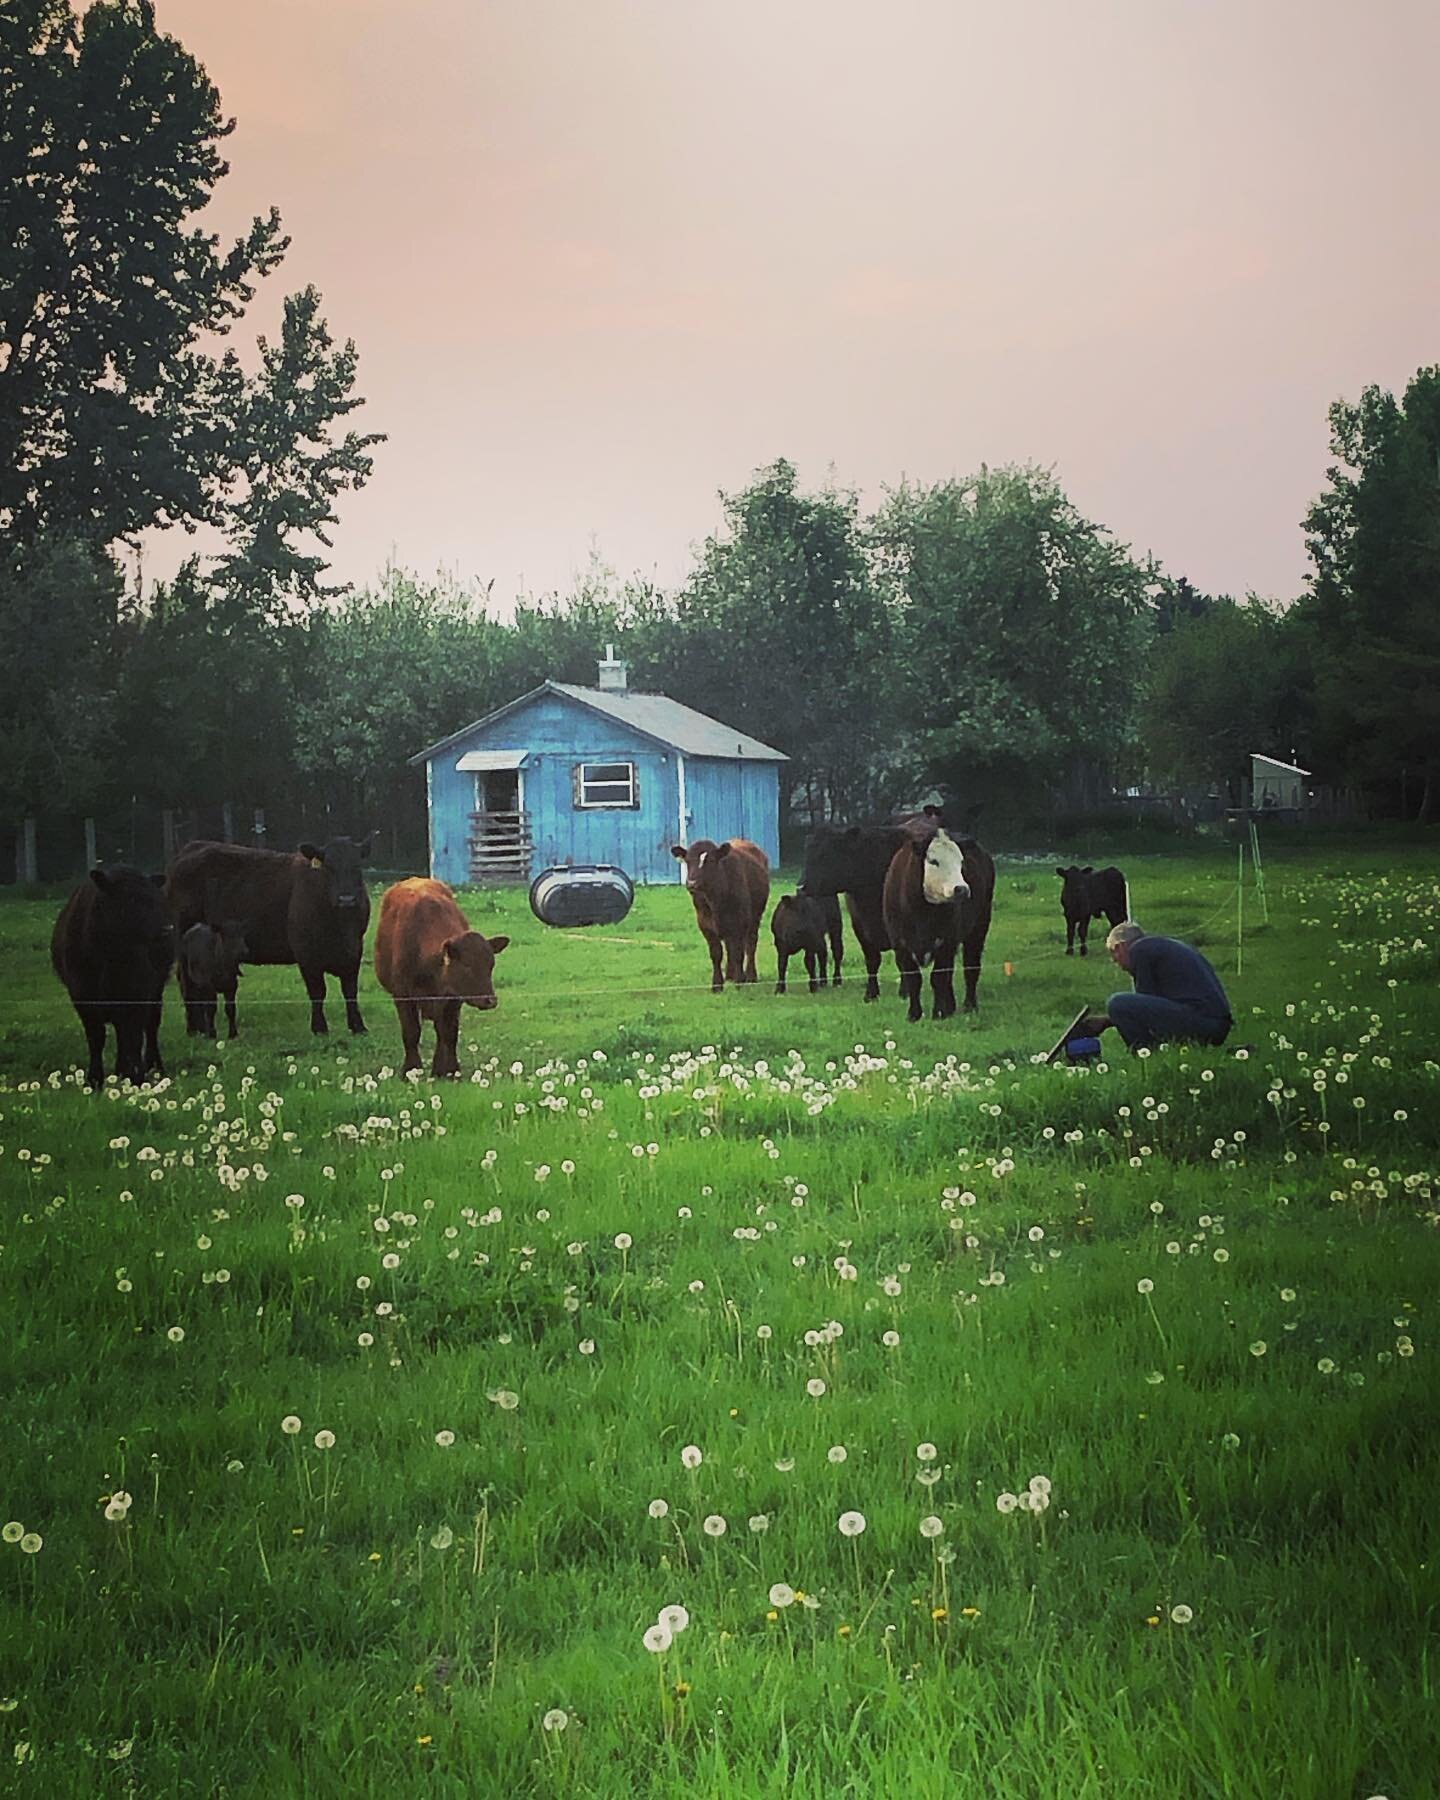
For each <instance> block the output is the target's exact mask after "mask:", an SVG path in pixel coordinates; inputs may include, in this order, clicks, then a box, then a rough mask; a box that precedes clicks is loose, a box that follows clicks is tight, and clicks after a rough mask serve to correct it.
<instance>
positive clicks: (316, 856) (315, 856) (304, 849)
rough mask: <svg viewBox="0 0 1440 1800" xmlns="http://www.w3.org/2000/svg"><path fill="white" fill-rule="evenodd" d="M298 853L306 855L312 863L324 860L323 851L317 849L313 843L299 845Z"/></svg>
mask: <svg viewBox="0 0 1440 1800" xmlns="http://www.w3.org/2000/svg"><path fill="white" fill-rule="evenodd" d="M300 854H301V855H302V856H304V857H308V858H309V860H310V861H311V862H312V863H318V862H324V860H325V856H324V853H323V852H322V851H321V850H319V849H317V847H316V846H315V845H314V844H302V845H301V846H300Z"/></svg>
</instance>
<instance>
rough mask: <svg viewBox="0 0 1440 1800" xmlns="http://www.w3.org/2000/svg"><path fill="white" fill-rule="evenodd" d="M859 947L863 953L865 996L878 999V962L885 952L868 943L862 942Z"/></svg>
mask: <svg viewBox="0 0 1440 1800" xmlns="http://www.w3.org/2000/svg"><path fill="white" fill-rule="evenodd" d="M860 948H861V950H862V951H863V952H864V954H865V998H866V999H867V1000H878V999H879V998H880V963H881V961H882V959H883V958H884V955H885V952H884V951H883V950H876V949H875V948H873V946H871V945H870V944H862V945H861V946H860Z"/></svg>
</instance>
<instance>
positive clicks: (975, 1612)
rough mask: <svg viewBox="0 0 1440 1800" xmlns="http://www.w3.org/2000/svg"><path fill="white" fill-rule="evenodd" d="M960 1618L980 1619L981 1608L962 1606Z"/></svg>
mask: <svg viewBox="0 0 1440 1800" xmlns="http://www.w3.org/2000/svg"><path fill="white" fill-rule="evenodd" d="M960 1617H961V1618H962V1619H978V1618H979V1617H980V1608H979V1607H978V1606H962V1607H961V1608H960Z"/></svg>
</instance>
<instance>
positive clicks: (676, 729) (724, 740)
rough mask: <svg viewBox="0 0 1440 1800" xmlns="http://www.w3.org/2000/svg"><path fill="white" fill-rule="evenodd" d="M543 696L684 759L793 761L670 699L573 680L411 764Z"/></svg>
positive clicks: (524, 698)
mask: <svg viewBox="0 0 1440 1800" xmlns="http://www.w3.org/2000/svg"><path fill="white" fill-rule="evenodd" d="M543 694H561V695H563V696H564V697H565V699H567V700H573V701H575V702H576V704H577V705H579V706H584V707H588V708H589V709H590V711H591V712H596V713H600V714H602V715H603V716H604V717H605V718H609V719H615V720H617V721H618V722H619V723H620V724H621V725H628V726H629V727H630V729H631V730H632V731H638V732H639V733H640V734H641V736H642V737H648V738H652V739H653V740H654V741H655V742H656V743H658V744H664V745H666V746H667V748H669V749H672V750H678V751H680V753H681V754H682V755H683V756H714V757H721V758H726V759H728V760H729V761H731V762H742V761H743V762H775V763H782V762H789V760H790V759H789V757H788V756H786V755H785V753H784V751H782V750H774V749H772V748H771V747H770V745H769V744H762V743H761V742H760V740H759V738H753V737H747V736H746V734H745V733H744V732H743V731H737V730H736V729H735V727H734V726H733V725H722V724H721V723H720V721H719V720H718V719H711V718H707V717H706V715H705V714H704V713H701V712H696V711H695V709H694V707H692V706H682V705H681V704H680V702H679V701H678V700H671V699H670V698H669V697H668V696H667V695H665V694H638V693H635V692H633V691H632V690H630V689H629V688H624V689H618V690H612V689H609V688H592V687H574V686H572V685H571V684H570V683H569V682H568V681H545V682H542V683H541V684H540V686H539V687H537V688H531V690H530V692H529V693H528V694H521V695H520V697H519V699H518V700H511V701H509V702H508V703H507V704H506V705H504V706H499V707H496V709H495V711H494V712H488V713H486V714H485V716H484V717H483V718H480V719H472V720H471V722H470V723H469V724H468V725H465V726H462V727H461V729H460V730H459V731H452V732H451V733H450V735H449V736H448V737H443V738H441V739H440V741H439V742H438V743H435V744H431V745H430V746H429V747H428V748H427V749H424V750H421V751H419V752H418V753H417V754H416V755H415V756H412V757H411V758H410V761H411V763H412V764H414V763H422V762H426V761H428V760H429V758H430V757H432V756H434V755H436V754H437V752H439V751H441V750H445V749H447V748H448V747H449V746H450V745H451V744H457V743H459V741H460V740H461V738H464V737H468V736H469V735H470V733H471V732H472V731H477V730H478V729H479V728H480V727H481V726H482V725H492V724H494V722H495V721H496V720H497V719H503V718H504V717H505V716H506V715H507V714H508V713H513V712H516V711H518V710H519V708H521V707H522V706H528V705H529V704H530V702H531V701H532V700H538V699H539V698H540V697H541V696H542V695H543Z"/></svg>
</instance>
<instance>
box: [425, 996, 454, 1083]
mask: <svg viewBox="0 0 1440 1800" xmlns="http://www.w3.org/2000/svg"><path fill="white" fill-rule="evenodd" d="M459 1038H460V1002H459V1001H458V1000H447V1001H446V1002H445V1004H444V1005H443V1006H442V1007H441V1008H440V1009H439V1011H438V1012H437V1013H436V1014H435V1060H434V1062H432V1063H431V1065H430V1073H431V1074H432V1075H436V1076H440V1075H458V1074H459V1073H460V1050H459Z"/></svg>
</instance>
